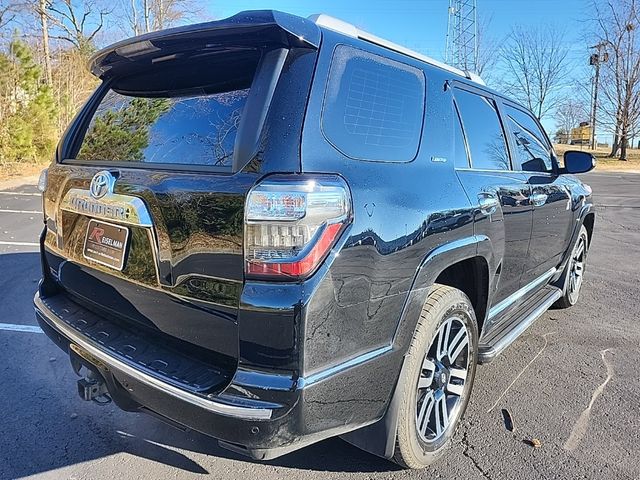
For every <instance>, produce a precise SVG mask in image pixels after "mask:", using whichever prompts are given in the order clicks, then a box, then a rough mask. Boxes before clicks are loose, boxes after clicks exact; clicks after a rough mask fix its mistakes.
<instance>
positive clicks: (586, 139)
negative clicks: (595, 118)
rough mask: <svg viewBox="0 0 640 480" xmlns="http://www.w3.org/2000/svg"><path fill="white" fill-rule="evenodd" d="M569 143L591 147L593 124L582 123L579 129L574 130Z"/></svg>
mask: <svg viewBox="0 0 640 480" xmlns="http://www.w3.org/2000/svg"><path fill="white" fill-rule="evenodd" d="M569 143H570V144H571V145H589V144H590V143H591V124H590V123H589V122H581V123H580V126H579V127H576V128H572V129H571V135H570V136H569Z"/></svg>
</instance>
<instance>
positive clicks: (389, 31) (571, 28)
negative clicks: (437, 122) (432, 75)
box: [208, 0, 592, 134]
mask: <svg viewBox="0 0 640 480" xmlns="http://www.w3.org/2000/svg"><path fill="white" fill-rule="evenodd" d="M591 5H592V3H591V1H590V0H529V1H523V0H477V8H478V17H479V20H481V21H482V22H483V23H487V24H488V26H489V28H488V33H487V36H488V37H492V38H493V39H495V40H496V41H497V42H499V41H500V40H502V39H504V38H505V37H506V36H507V35H508V34H509V32H510V30H511V28H512V27H513V26H514V25H522V26H524V27H528V26H531V27H534V26H543V25H551V26H552V27H554V28H557V29H559V30H560V31H561V32H564V37H565V39H564V41H565V44H566V47H567V48H568V49H569V54H568V60H569V61H570V62H571V63H572V64H573V66H572V70H573V71H579V70H581V69H586V68H588V67H587V66H586V65H587V63H588V54H589V52H588V51H587V49H586V48H585V43H584V41H581V39H582V38H584V35H585V33H586V31H585V30H586V26H585V21H586V20H587V19H588V18H589V9H590V6H591ZM448 7H449V0H392V1H382V0H366V1H365V0H350V1H349V0H323V1H318V0H307V1H291V0H283V1H282V0H281V1H274V0H271V1H268V0H235V1H227V2H224V1H216V2H214V3H212V5H211V6H210V7H209V8H208V10H209V14H210V15H212V16H213V17H214V18H225V17H228V16H230V15H233V14H235V13H237V12H239V11H242V10H256V9H276V10H281V11H284V12H288V13H293V14H296V15H300V16H305V17H306V16H309V15H311V14H313V13H326V14H328V15H331V16H334V17H337V18H340V19H341V20H345V21H347V22H349V23H353V24H354V25H356V26H357V27H358V28H361V29H363V30H366V31H369V32H371V33H373V34H375V35H378V36H380V37H383V38H387V39H389V40H391V41H393V42H396V43H399V44H401V45H404V46H406V47H409V48H411V49H413V50H417V51H418V52H420V53H423V54H425V55H429V56H431V57H433V58H436V59H438V60H444V54H445V47H446V33H447V19H448ZM585 73H586V72H585ZM586 74H587V75H588V73H586ZM587 78H588V77H587ZM551 117H552V115H550V116H549V118H547V119H545V120H544V121H543V124H544V126H545V128H546V129H547V130H548V131H549V132H550V133H551V134H552V133H553V131H555V122H554V121H553V118H551Z"/></svg>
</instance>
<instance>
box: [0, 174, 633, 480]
mask: <svg viewBox="0 0 640 480" xmlns="http://www.w3.org/2000/svg"><path fill="white" fill-rule="evenodd" d="M584 179H585V181H586V182H587V183H589V184H590V185H591V186H592V188H593V190H594V195H595V199H596V202H597V205H598V206H597V220H596V227H595V235H594V241H593V243H592V246H591V251H590V254H589V264H588V267H587V271H586V279H585V285H584V287H583V291H582V295H581V298H580V301H579V303H578V305H577V306H575V307H573V308H571V309H569V310H552V311H549V312H547V313H546V314H545V315H544V316H543V317H541V318H540V319H539V320H538V321H537V322H536V323H535V324H534V325H533V326H532V327H531V328H530V329H529V330H528V331H527V332H526V333H525V334H523V335H522V336H521V337H520V338H519V339H518V340H517V341H516V343H515V344H514V345H512V346H511V347H510V348H508V349H507V350H506V351H505V352H504V353H503V354H502V355H501V356H500V357H499V358H498V359H497V360H495V361H494V362H493V363H491V364H488V365H483V366H481V367H479V369H478V374H477V377H476V382H475V386H474V391H473V395H472V400H471V403H470V406H469V409H468V411H467V414H466V416H465V418H464V420H463V423H462V425H461V426H460V429H459V430H458V432H457V434H456V437H455V442H454V444H453V447H452V449H451V451H450V452H449V454H448V455H447V456H446V457H445V458H444V459H442V460H441V461H440V462H438V463H437V464H435V465H434V466H432V467H430V468H429V469H427V470H425V471H402V470H399V469H398V468H397V467H395V466H394V465H393V464H392V463H389V462H387V461H385V460H382V459H379V458H376V457H374V456H371V455H368V454H366V453H363V452H361V451H359V450H358V449H356V448H354V447H352V446H350V445H349V444H347V443H345V442H343V441H342V440H340V439H331V440H327V441H324V442H321V443H319V444H316V445H312V446H310V447H307V448H305V449H303V450H300V451H298V452H295V453H292V454H290V455H287V456H285V457H282V458H279V459H277V460H274V461H271V462H265V463H260V462H253V461H250V460H247V459H245V458H243V457H240V456H238V455H236V454H234V453H231V452H228V451H226V450H223V449H221V448H219V447H218V446H217V442H216V441H215V440H213V439H210V438H208V437H206V436H204V435H201V434H198V433H196V432H193V431H188V432H184V431H181V430H176V429H174V428H172V427H170V426H168V425H166V424H164V423H162V422H160V421H159V420H156V419H155V418H152V417H149V416H147V415H144V414H134V413H125V412H122V411H120V410H119V409H118V408H117V407H115V406H114V405H113V404H111V405H106V406H98V405H96V404H93V403H86V402H83V401H82V400H80V398H79V397H78V396H77V394H76V392H75V390H76V386H75V382H76V378H77V377H75V374H74V373H73V372H72V371H71V368H70V366H69V362H68V359H67V358H66V356H65V355H64V354H63V353H62V352H61V351H60V350H58V349H57V347H55V346H54V345H53V343H51V342H50V341H49V340H48V339H47V338H46V337H45V336H44V335H43V334H42V333H38V330H37V328H33V327H34V326H35V325H36V322H35V320H34V315H33V309H32V297H33V293H34V291H35V289H36V285H37V281H38V279H39V277H40V267H39V263H38V262H39V260H38V253H37V246H36V242H37V238H38V235H39V233H40V230H41V227H42V219H41V214H40V213H39V211H40V210H41V205H40V197H39V196H38V195H37V191H36V189H35V187H34V186H31V185H28V186H22V187H18V188H13V189H5V190H2V188H0V412H2V416H1V417H0V479H10V478H19V477H31V476H32V477H33V478H38V479H49V478H50V479H63V478H69V479H103V478H104V479H110V480H112V479H115V478H140V479H165V478H175V479H183V478H185V479H186V478H197V477H201V476H202V475H205V474H208V475H210V477H211V478H225V479H243V480H246V479H252V478H259V479H264V480H269V479H276V478H313V479H321V478H331V479H336V478H362V479H378V478H393V479H396V478H402V479H408V478H451V479H453V478H456V479H461V478H464V479H475V478H480V479H482V478H490V479H499V478H504V479H529V478H536V479H537V478H554V479H555V478H566V479H577V478H588V479H595V478H598V479H600V478H610V479H614V478H615V479H623V478H624V479H638V478H640V460H639V458H640V438H639V437H640V351H639V350H640V292H639V291H638V290H639V287H640V175H637V174H612V173H591V174H588V175H585V176H584ZM23 330H24V331H23ZM505 412H508V413H505ZM505 415H508V416H509V417H510V418H511V419H512V421H513V426H514V430H513V431H509V430H508V429H507V428H506V426H505ZM533 439H538V440H539V442H540V446H539V447H537V448H536V447H533V446H531V444H530V441H531V440H533Z"/></svg>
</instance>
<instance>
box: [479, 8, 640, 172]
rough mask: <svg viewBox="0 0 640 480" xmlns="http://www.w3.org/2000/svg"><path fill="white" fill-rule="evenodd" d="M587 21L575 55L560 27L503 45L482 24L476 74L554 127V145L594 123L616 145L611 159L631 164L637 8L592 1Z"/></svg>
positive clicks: (638, 74)
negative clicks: (585, 123)
mask: <svg viewBox="0 0 640 480" xmlns="http://www.w3.org/2000/svg"><path fill="white" fill-rule="evenodd" d="M583 16H584V18H583V19H582V20H581V21H580V22H578V25H579V27H580V29H581V30H582V32H581V33H580V35H579V39H578V41H577V42H574V43H573V44H572V45H571V47H573V48H570V46H569V44H568V41H567V38H568V36H569V35H568V33H567V31H566V30H565V29H564V28H563V27H558V26H544V27H537V28H525V27H522V26H517V25H516V26H514V27H513V28H512V31H511V33H510V34H509V35H508V36H507V38H506V39H502V40H501V41H500V42H498V41H496V40H495V39H492V38H491V37H490V36H488V35H487V34H486V33H487V30H488V28H487V24H486V23H485V24H482V23H481V24H480V27H481V28H480V33H479V52H478V70H479V71H480V73H481V74H482V73H485V72H486V74H487V75H486V76H487V80H488V83H489V84H490V85H491V86H494V87H496V88H497V89H498V90H501V91H505V92H506V93H508V94H510V95H513V96H514V97H515V98H517V99H518V100H519V101H520V102H521V103H522V104H524V105H525V106H527V107H528V108H529V109H530V110H531V111H532V112H533V113H534V114H535V115H536V116H537V117H538V118H539V119H541V120H542V119H551V120H554V121H555V123H556V128H557V131H556V132H555V138H556V141H559V142H567V143H568V141H569V139H570V137H571V131H572V130H573V129H574V128H576V127H578V126H579V125H580V123H582V122H589V124H593V123H594V121H595V125H596V128H595V130H596V132H597V133H607V134H609V135H608V136H610V137H611V138H612V142H611V151H610V154H609V156H610V157H617V158H619V159H620V160H626V159H627V150H628V148H629V147H631V145H632V142H633V141H634V140H635V139H636V138H637V137H638V136H639V134H640V38H639V35H640V1H639V0H594V1H593V2H592V3H591V5H589V6H588V8H586V9H585V11H584V14H583ZM572 33H573V35H575V32H572ZM498 45H500V46H499V47H498ZM570 53H573V54H574V55H578V58H582V59H583V62H582V64H580V61H579V60H578V63H576V58H572V57H571V56H570ZM596 69H597V70H598V73H597V76H596V74H595V72H596ZM596 81H597V87H596ZM596 88H597V90H596ZM596 94H597V98H596ZM594 114H595V115H594Z"/></svg>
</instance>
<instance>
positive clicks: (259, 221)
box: [244, 175, 351, 278]
mask: <svg viewBox="0 0 640 480" xmlns="http://www.w3.org/2000/svg"><path fill="white" fill-rule="evenodd" d="M350 221H351V195H350V194H349V188H348V187H347V184H346V183H345V181H344V180H343V179H342V178H340V177H338V176H335V175H274V176H271V177H268V178H267V179H266V180H264V181H262V182H260V183H259V184H258V185H256V186H255V187H253V188H252V189H251V191H250V192H249V195H248V196H247V202H246V208H245V241H244V245H245V247H244V248H245V271H246V273H247V275H249V276H281V277H287V278H289V277H294V278H301V277H306V276H308V275H311V274H312V273H313V272H314V271H315V270H316V268H317V267H318V265H320V263H321V262H322V261H323V260H324V259H325V257H326V256H327V254H328V253H329V251H330V250H331V248H332V247H333V245H334V244H335V242H336V240H337V239H338V238H339V237H340V234H341V233H342V231H343V230H344V229H345V227H346V226H347V225H348V223H349V222H350Z"/></svg>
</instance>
